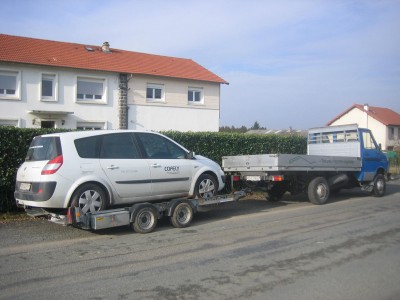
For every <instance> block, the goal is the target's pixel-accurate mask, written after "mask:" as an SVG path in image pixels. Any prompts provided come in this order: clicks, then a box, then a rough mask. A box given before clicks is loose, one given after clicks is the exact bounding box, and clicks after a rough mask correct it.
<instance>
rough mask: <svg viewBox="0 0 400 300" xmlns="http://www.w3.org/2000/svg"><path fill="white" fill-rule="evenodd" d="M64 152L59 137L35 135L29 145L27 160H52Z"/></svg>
mask: <svg viewBox="0 0 400 300" xmlns="http://www.w3.org/2000/svg"><path fill="white" fill-rule="evenodd" d="M61 154H62V151H61V143H60V138H59V137H41V136H37V137H35V138H34V139H33V140H32V142H31V145H30V146H29V149H28V153H27V155H26V157H25V161H41V160H51V159H53V158H55V157H57V156H59V155H61Z"/></svg>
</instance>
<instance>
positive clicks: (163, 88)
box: [128, 75, 220, 131]
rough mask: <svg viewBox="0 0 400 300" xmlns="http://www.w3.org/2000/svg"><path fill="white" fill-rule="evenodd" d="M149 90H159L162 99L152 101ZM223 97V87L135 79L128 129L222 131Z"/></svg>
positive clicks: (153, 78)
mask: <svg viewBox="0 0 400 300" xmlns="http://www.w3.org/2000/svg"><path fill="white" fill-rule="evenodd" d="M148 88H150V89H152V88H157V89H159V92H160V94H161V95H160V97H159V98H157V99H154V98H148V96H149V95H147V89H148ZM193 93H195V94H196V96H197V98H193V97H192V96H193ZM189 94H190V96H189ZM219 97H220V84H219V83H209V82H202V81H194V80H179V79H174V78H165V77H151V76H139V75H137V76H133V78H132V79H131V80H130V81H129V90H128V107H129V109H128V128H129V129H147V130H155V131H161V130H177V131H218V130H219Z"/></svg>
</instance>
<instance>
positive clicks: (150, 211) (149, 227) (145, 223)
mask: <svg viewBox="0 0 400 300" xmlns="http://www.w3.org/2000/svg"><path fill="white" fill-rule="evenodd" d="M131 226H132V229H133V230H134V231H135V232H137V233H149V232H152V231H153V230H154V228H156V226H157V211H156V209H155V208H154V207H151V206H145V207H142V208H140V209H139V211H138V212H137V213H136V215H135V217H134V220H133V223H132V225H131Z"/></svg>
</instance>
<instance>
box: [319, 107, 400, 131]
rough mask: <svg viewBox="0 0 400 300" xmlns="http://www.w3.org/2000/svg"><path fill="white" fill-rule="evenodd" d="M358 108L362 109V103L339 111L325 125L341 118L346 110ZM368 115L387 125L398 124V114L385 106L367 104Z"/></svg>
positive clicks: (399, 124)
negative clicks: (339, 112) (341, 111)
mask: <svg viewBox="0 0 400 300" xmlns="http://www.w3.org/2000/svg"><path fill="white" fill-rule="evenodd" d="M355 108H356V109H359V110H361V111H365V110H364V105H361V104H354V105H353V106H352V107H350V108H349V109H347V110H346V111H345V112H343V113H341V114H340V115H338V116H337V117H336V118H334V119H333V120H332V121H330V122H328V123H327V124H326V125H328V126H329V125H331V124H332V123H333V122H335V121H336V120H337V119H339V118H341V117H342V116H344V115H345V114H347V113H348V112H350V111H351V110H353V109H355ZM368 116H370V117H372V118H374V119H376V120H378V121H379V122H381V123H382V124H384V125H386V126H388V125H395V126H400V114H398V113H397V112H395V111H393V110H391V109H389V108H385V107H377V106H369V107H368Z"/></svg>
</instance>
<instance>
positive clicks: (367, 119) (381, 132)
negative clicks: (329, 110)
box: [329, 107, 400, 150]
mask: <svg viewBox="0 0 400 300" xmlns="http://www.w3.org/2000/svg"><path fill="white" fill-rule="evenodd" d="M346 124H358V126H359V127H362V128H368V129H370V130H371V131H372V134H373V135H374V137H375V140H376V142H377V143H378V144H381V146H382V149H383V150H387V149H388V147H393V146H396V145H399V144H400V127H398V126H396V127H394V128H393V129H394V130H393V131H394V132H395V134H394V135H393V136H391V135H390V134H389V130H392V129H391V127H388V126H386V125H385V124H383V123H381V122H380V121H378V120H376V119H375V118H373V117H371V116H369V115H368V114H367V113H366V111H362V110H360V109H358V108H356V107H354V108H353V109H351V110H350V111H349V112H347V113H346V114H343V115H342V116H340V117H339V118H338V119H336V120H335V121H334V122H332V123H330V124H329V125H330V126H334V125H346ZM396 131H397V134H396Z"/></svg>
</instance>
